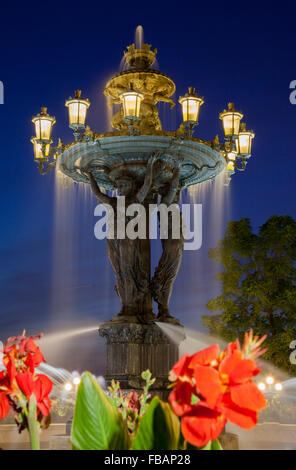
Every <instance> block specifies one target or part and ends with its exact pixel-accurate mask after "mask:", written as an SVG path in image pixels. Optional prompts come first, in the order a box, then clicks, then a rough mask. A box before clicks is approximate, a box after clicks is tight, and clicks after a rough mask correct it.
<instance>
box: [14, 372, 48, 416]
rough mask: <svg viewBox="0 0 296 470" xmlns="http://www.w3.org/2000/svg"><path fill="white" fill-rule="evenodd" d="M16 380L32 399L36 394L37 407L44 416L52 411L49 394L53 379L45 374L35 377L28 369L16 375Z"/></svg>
mask: <svg viewBox="0 0 296 470" xmlns="http://www.w3.org/2000/svg"><path fill="white" fill-rule="evenodd" d="M16 381H17V384H18V386H19V387H20V389H21V391H22V392H23V393H24V394H25V395H26V397H27V398H28V399H30V397H31V395H32V394H34V395H35V397H36V401H37V408H38V409H39V410H40V411H41V413H42V414H43V415H44V416H47V415H48V414H49V412H50V399H49V394H50V392H51V389H52V381H51V380H50V379H49V378H48V377H47V376H46V375H44V374H38V375H36V376H35V377H34V376H33V374H32V373H31V372H30V371H28V370H26V371H23V372H19V373H18V374H17V375H16Z"/></svg>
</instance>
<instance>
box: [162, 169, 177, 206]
mask: <svg viewBox="0 0 296 470" xmlns="http://www.w3.org/2000/svg"><path fill="white" fill-rule="evenodd" d="M179 180H180V168H175V170H174V173H173V177H172V179H171V182H170V186H169V189H168V192H167V194H166V195H165V196H164V197H163V198H162V201H161V202H162V203H163V204H166V205H167V206H170V205H171V204H172V203H173V201H174V199H175V197H176V194H177V191H178V190H179Z"/></svg>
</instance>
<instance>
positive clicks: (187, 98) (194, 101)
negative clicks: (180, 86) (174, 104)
mask: <svg viewBox="0 0 296 470" xmlns="http://www.w3.org/2000/svg"><path fill="white" fill-rule="evenodd" d="M179 103H180V104H181V106H182V115H183V124H184V126H185V128H186V129H187V136H188V137H192V134H193V129H194V127H195V126H197V125H198V116H199V110H200V107H201V105H202V104H203V103H204V99H203V98H200V97H199V96H198V95H197V93H195V88H193V87H189V88H188V93H186V95H184V96H180V98H179Z"/></svg>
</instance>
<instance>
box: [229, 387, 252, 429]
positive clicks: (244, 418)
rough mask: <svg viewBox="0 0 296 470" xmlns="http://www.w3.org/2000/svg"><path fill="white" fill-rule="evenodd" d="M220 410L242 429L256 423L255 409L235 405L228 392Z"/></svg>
mask: <svg viewBox="0 0 296 470" xmlns="http://www.w3.org/2000/svg"><path fill="white" fill-rule="evenodd" d="M220 408H221V411H222V413H223V414H224V415H225V417H226V418H227V419H228V420H229V421H231V423H233V424H236V425H237V426H240V427H241V428H243V429H252V428H253V427H254V426H256V424H257V413H256V411H252V410H248V409H246V408H241V407H239V406H237V405H236V404H235V403H234V402H233V401H232V400H231V397H230V394H229V393H228V394H225V395H224V397H223V403H222V405H221V407H220Z"/></svg>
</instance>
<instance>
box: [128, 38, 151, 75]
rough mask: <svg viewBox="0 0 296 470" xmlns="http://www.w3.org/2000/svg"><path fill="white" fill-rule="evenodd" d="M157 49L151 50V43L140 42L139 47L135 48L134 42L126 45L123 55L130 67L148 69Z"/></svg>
mask: <svg viewBox="0 0 296 470" xmlns="http://www.w3.org/2000/svg"><path fill="white" fill-rule="evenodd" d="M156 53H157V49H153V50H151V44H145V43H143V44H142V48H141V49H137V48H136V46H135V44H131V45H130V46H127V51H124V57H125V59H126V61H127V63H128V65H129V66H130V67H133V68H136V69H148V68H149V67H150V66H151V65H152V64H153V63H154V62H155V56H156Z"/></svg>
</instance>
